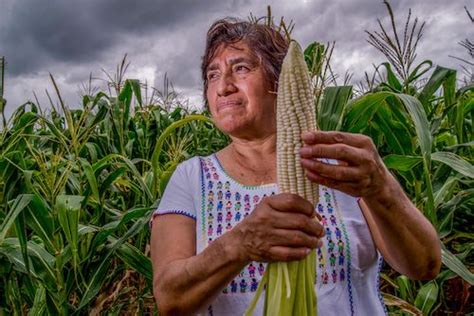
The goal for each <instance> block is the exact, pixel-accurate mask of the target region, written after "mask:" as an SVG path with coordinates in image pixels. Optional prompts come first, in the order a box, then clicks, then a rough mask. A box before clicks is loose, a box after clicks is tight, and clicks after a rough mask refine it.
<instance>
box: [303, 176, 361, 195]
mask: <svg viewBox="0 0 474 316" xmlns="http://www.w3.org/2000/svg"><path fill="white" fill-rule="evenodd" d="M306 176H307V177H308V179H309V180H311V181H313V182H316V183H318V184H321V185H324V186H326V187H329V188H333V189H336V190H339V191H342V192H345V193H347V194H349V195H352V196H363V195H364V194H365V193H364V192H365V187H366V186H365V185H364V184H363V183H360V182H346V181H339V180H335V179H332V178H328V177H323V176H321V175H320V174H317V173H314V172H312V171H307V172H306Z"/></svg>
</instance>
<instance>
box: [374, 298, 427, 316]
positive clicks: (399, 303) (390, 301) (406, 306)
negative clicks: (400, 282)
mask: <svg viewBox="0 0 474 316" xmlns="http://www.w3.org/2000/svg"><path fill="white" fill-rule="evenodd" d="M382 296H383V300H384V303H385V305H387V306H396V307H398V308H399V309H401V310H402V311H404V312H406V313H408V314H410V315H416V316H423V313H422V311H420V310H419V309H418V308H416V306H413V305H412V304H410V303H408V302H407V301H406V300H403V299H401V298H399V297H396V296H394V295H391V294H388V293H382Z"/></svg>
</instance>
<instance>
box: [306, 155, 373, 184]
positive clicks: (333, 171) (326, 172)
mask: <svg viewBox="0 0 474 316" xmlns="http://www.w3.org/2000/svg"><path fill="white" fill-rule="evenodd" d="M301 165H302V166H303V168H305V169H306V170H309V171H311V172H313V173H317V174H320V175H321V176H323V177H326V178H330V179H334V180H339V181H357V180H359V179H361V178H363V177H364V174H362V170H361V169H360V168H359V169H358V168H352V167H348V166H342V165H331V164H327V163H324V162H321V161H319V160H316V159H314V160H313V159H306V158H302V159H301Z"/></svg>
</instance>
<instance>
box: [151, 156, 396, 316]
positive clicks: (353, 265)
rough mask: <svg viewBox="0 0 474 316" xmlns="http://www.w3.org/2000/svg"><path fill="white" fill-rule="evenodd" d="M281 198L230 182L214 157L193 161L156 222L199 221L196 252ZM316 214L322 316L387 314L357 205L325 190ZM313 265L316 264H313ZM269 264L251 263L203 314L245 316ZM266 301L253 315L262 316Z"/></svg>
mask: <svg viewBox="0 0 474 316" xmlns="http://www.w3.org/2000/svg"><path fill="white" fill-rule="evenodd" d="M276 193H278V188H277V185H276V184H267V185H262V186H245V185H242V184H240V183H238V182H237V181H236V180H234V179H232V178H231V177H230V176H229V175H228V174H227V173H226V172H225V170H224V169H223V168H222V166H221V165H220V163H219V161H218V159H217V157H216V155H215V154H213V155H210V156H208V157H194V158H191V159H189V160H187V161H185V162H183V163H181V164H180V165H179V166H178V167H177V169H176V171H175V172H174V173H173V175H172V177H171V179H170V181H169V183H168V186H167V187H166V190H165V192H164V194H163V198H162V199H161V201H160V204H159V207H158V209H157V210H156V211H155V212H154V213H153V217H155V216H156V215H160V214H169V213H176V214H182V215H184V216H188V217H190V218H192V219H194V220H196V249H197V253H198V254H199V253H200V252H201V251H202V250H203V249H204V248H205V247H207V246H208V245H209V244H210V243H211V242H212V241H213V240H215V239H216V238H219V236H221V235H222V234H225V233H226V232H227V231H229V230H231V229H232V227H233V226H234V225H236V224H237V223H238V222H240V221H241V220H243V219H244V218H245V217H246V216H247V215H249V214H250V213H251V212H252V210H253V209H254V207H255V206H256V205H257V204H258V203H259V201H260V200H261V199H262V198H263V197H265V196H269V195H273V194H276ZM319 193H320V200H319V203H318V205H317V206H316V210H317V211H318V212H319V214H321V216H322V220H321V222H322V224H323V226H324V228H325V229H326V235H325V237H323V246H322V247H321V248H319V249H318V250H317V257H318V260H317V277H316V280H315V284H314V286H315V289H316V294H317V299H318V314H319V315H337V316H342V315H384V314H387V311H386V308H385V305H384V303H383V299H382V296H381V294H380V290H379V280H380V276H379V273H380V268H381V265H382V262H383V258H382V257H381V255H380V254H379V252H378V251H377V249H376V248H375V246H374V242H373V240H372V237H371V234H370V231H369V228H368V226H367V223H366V221H365V218H364V216H363V214H362V212H361V210H360V207H359V205H358V202H357V199H356V198H353V197H351V196H349V195H347V194H344V193H342V192H339V191H335V190H333V189H331V188H326V187H323V186H320V192H319ZM315 264H316V263H315ZM265 267H266V263H262V262H252V263H250V264H248V265H247V266H246V267H245V268H244V269H243V270H242V271H241V272H240V274H238V275H236V276H235V278H234V279H233V280H232V281H231V282H230V283H229V284H228V285H227V286H226V287H225V288H223V289H222V292H221V294H220V295H218V297H217V298H216V299H215V301H214V302H212V304H211V305H210V306H209V307H208V308H207V310H206V311H205V312H204V313H203V315H204V314H205V315H226V316H227V315H243V313H244V312H245V310H246V308H247V306H248V304H249V302H250V301H251V300H252V298H253V295H254V292H255V291H256V289H257V287H258V284H259V281H260V279H261V278H262V275H263V273H264V271H265ZM263 297H264V295H263V294H262V296H261V299H260V301H259V303H258V305H257V308H256V310H255V315H261V314H262V310H263Z"/></svg>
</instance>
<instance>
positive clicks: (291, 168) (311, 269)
mask: <svg viewBox="0 0 474 316" xmlns="http://www.w3.org/2000/svg"><path fill="white" fill-rule="evenodd" d="M313 102H314V98H313V95H312V90H311V83H310V78H309V73H308V69H307V66H306V63H305V61H304V56H303V53H302V50H301V47H300V46H299V45H298V43H297V42H295V41H291V43H290V47H289V49H288V52H287V54H286V56H285V59H284V60H283V65H282V69H281V73H280V78H279V83H278V97H277V113H276V116H277V180H278V187H279V191H280V193H293V194H298V195H300V196H302V197H304V198H305V199H307V200H309V201H310V202H311V203H312V204H313V205H315V204H316V203H317V202H318V199H319V191H318V186H317V185H316V184H314V183H312V182H311V181H309V180H308V179H307V178H306V176H305V174H304V171H303V168H302V167H301V163H300V157H299V149H300V148H301V146H302V141H301V133H302V132H303V131H308V130H316V119H315V108H314V103H313ZM315 280H316V251H315V250H312V251H311V252H310V254H309V255H308V256H307V257H306V258H305V259H303V260H301V261H291V262H275V263H269V264H268V265H267V269H266V271H265V275H264V277H263V278H262V280H261V281H260V284H259V288H258V290H257V293H256V295H255V297H254V299H253V301H252V302H251V304H250V306H249V308H248V310H247V312H246V313H245V315H252V313H253V310H254V308H255V306H256V303H257V301H258V298H259V296H260V293H261V292H262V288H263V287H264V286H266V291H265V306H264V315H268V316H270V315H271V316H280V315H281V316H283V315H285V316H286V315H303V316H304V315H317V303H316V293H315V290H314V282H315Z"/></svg>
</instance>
